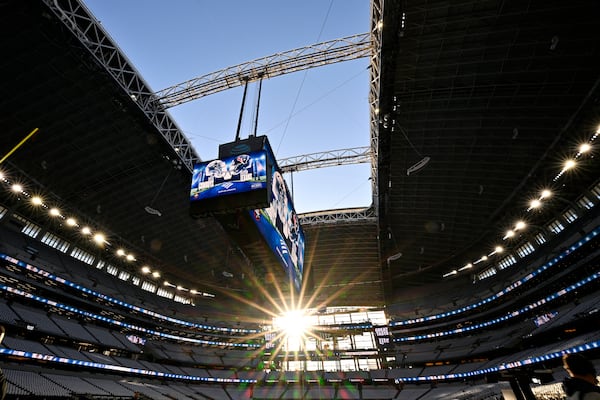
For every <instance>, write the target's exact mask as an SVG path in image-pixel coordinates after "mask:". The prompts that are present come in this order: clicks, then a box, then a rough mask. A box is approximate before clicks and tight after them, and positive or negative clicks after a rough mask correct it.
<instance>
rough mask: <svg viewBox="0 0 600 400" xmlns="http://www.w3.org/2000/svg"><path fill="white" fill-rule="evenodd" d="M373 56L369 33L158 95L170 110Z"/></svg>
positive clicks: (238, 67)
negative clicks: (263, 82)
mask: <svg viewBox="0 0 600 400" xmlns="http://www.w3.org/2000/svg"><path fill="white" fill-rule="evenodd" d="M370 55H371V40H370V34H369V33H362V34H359V35H353V36H348V37H345V38H341V39H335V40H331V41H328V42H322V43H317V44H313V45H310V46H306V47H301V48H298V49H294V50H289V51H285V52H282V53H276V54H273V55H271V56H268V57H263V58H259V59H257V60H253V61H249V62H245V63H243V64H238V65H235V66H233V67H228V68H225V69H222V70H220V71H216V72H212V73H210V74H206V75H203V76H200V77H198V78H194V79H190V80H188V81H185V82H182V83H179V84H177V85H173V86H171V87H168V88H165V89H163V90H160V91H158V92H156V96H157V98H158V101H159V102H160V103H161V104H162V106H163V107H165V108H169V107H173V106H176V105H179V104H183V103H186V102H188V101H192V100H195V99H199V98H201V97H204V96H207V95H209V94H214V93H217V92H220V91H222V90H226V89H231V88H234V87H237V86H241V85H244V84H245V83H248V82H254V81H258V80H260V79H263V78H264V79H268V78H273V77H275V76H279V75H283V74H289V73H292V72H297V71H302V70H305V69H308V68H314V67H320V66H323V65H328V64H333V63H337V62H341V61H348V60H354V59H357V58H362V57H369V56H370Z"/></svg>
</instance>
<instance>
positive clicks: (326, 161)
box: [277, 147, 371, 173]
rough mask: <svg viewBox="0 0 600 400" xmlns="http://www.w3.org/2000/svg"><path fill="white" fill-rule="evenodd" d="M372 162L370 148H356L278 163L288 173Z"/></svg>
mask: <svg viewBox="0 0 600 400" xmlns="http://www.w3.org/2000/svg"><path fill="white" fill-rule="evenodd" d="M370 161H371V148H370V147H355V148H352V149H342V150H331V151H325V152H320V153H311V154H304V155H301V156H295V157H289V158H283V159H281V160H277V163H278V164H279V168H281V171H282V172H284V173H287V172H297V171H306V170H309V169H314V168H324V167H333V166H339V165H349V164H360V163H368V162H370Z"/></svg>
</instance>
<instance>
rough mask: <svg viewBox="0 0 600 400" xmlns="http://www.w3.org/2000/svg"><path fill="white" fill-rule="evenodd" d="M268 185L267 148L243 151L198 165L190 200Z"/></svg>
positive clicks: (247, 190)
mask: <svg viewBox="0 0 600 400" xmlns="http://www.w3.org/2000/svg"><path fill="white" fill-rule="evenodd" d="M266 188H267V156H266V152H265V151H256V152H251V153H248V154H239V155H235V156H231V157H227V158H223V159H221V160H212V161H207V162H203V163H198V164H196V165H194V171H193V175H192V185H191V189H190V201H192V202H196V201H201V200H206V199H211V198H216V197H221V196H230V195H233V194H238V193H245V192H251V191H255V190H261V189H266Z"/></svg>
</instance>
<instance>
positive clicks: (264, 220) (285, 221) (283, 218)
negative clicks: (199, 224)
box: [250, 167, 304, 290]
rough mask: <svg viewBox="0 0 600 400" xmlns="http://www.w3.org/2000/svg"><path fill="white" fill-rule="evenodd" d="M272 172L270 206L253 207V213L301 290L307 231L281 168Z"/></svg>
mask: <svg viewBox="0 0 600 400" xmlns="http://www.w3.org/2000/svg"><path fill="white" fill-rule="evenodd" d="M273 168H274V169H275V167H273ZM272 176H273V179H272V186H273V187H272V191H271V199H270V203H269V207H267V208H261V209H256V210H251V211H250V213H251V215H252V218H253V219H254V222H255V223H256V225H257V227H258V230H259V231H260V233H261V234H262V236H263V238H264V240H265V241H266V242H267V244H268V246H269V247H270V248H271V250H272V251H273V253H274V254H275V257H276V258H277V259H278V260H279V262H280V263H281V264H282V265H283V267H284V269H285V270H286V272H287V273H288V276H289V278H290V280H291V281H292V283H293V286H294V287H295V288H296V290H300V289H301V287H302V274H303V270H304V232H303V231H302V227H301V226H300V222H299V220H298V215H297V214H296V211H295V210H294V205H293V204H292V201H291V197H290V195H289V193H288V190H287V185H286V184H285V181H284V180H283V176H282V175H281V173H280V172H279V171H277V170H274V171H273V175H272Z"/></svg>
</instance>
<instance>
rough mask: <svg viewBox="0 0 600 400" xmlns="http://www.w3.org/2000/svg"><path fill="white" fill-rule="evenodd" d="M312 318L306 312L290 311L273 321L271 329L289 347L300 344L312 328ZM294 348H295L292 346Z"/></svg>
mask: <svg viewBox="0 0 600 400" xmlns="http://www.w3.org/2000/svg"><path fill="white" fill-rule="evenodd" d="M311 320H312V318H311V317H310V315H309V314H308V312H307V311H306V310H291V311H287V312H285V313H283V314H282V315H281V316H279V317H276V318H275V319H274V320H273V328H274V330H276V331H279V332H280V335H279V336H281V337H282V339H283V340H284V341H285V342H287V343H288V346H289V345H292V344H295V343H300V342H301V341H302V339H303V338H305V337H306V336H307V335H308V334H309V332H310V331H311V328H312V326H313V325H312V322H311ZM292 347H296V346H292Z"/></svg>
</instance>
